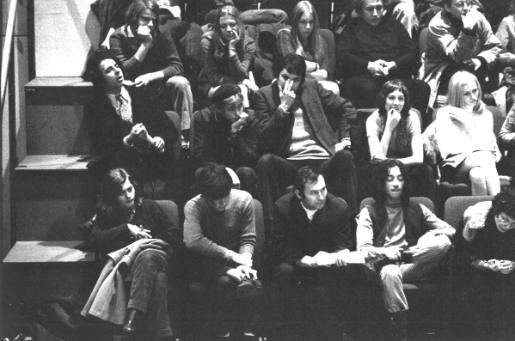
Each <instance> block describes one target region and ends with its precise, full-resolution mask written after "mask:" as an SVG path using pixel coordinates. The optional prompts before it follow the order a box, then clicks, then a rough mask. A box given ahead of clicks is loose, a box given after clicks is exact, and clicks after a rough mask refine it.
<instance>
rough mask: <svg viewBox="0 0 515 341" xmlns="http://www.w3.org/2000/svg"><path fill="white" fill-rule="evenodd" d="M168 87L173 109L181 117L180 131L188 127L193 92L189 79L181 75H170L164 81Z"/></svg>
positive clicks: (191, 113) (191, 112)
mask: <svg viewBox="0 0 515 341" xmlns="http://www.w3.org/2000/svg"><path fill="white" fill-rule="evenodd" d="M166 87H167V88H168V89H170V93H171V99H172V105H173V110H175V111H176V112H177V113H178V114H179V117H180V118H181V128H180V129H181V131H184V130H188V129H190V125H191V115H193V93H192V92H191V85H190V81H189V80H188V79H186V78H185V77H183V76H172V77H170V78H168V80H167V81H166Z"/></svg>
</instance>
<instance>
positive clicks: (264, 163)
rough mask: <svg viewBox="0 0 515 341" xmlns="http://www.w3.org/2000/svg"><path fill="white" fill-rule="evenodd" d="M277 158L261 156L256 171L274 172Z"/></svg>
mask: <svg viewBox="0 0 515 341" xmlns="http://www.w3.org/2000/svg"><path fill="white" fill-rule="evenodd" d="M276 158H277V156H276V155H274V154H265V155H263V156H261V157H260V158H259V160H258V162H257V166H256V169H257V171H258V173H262V172H268V171H269V170H273V167H274V166H273V165H274V161H275V160H276Z"/></svg>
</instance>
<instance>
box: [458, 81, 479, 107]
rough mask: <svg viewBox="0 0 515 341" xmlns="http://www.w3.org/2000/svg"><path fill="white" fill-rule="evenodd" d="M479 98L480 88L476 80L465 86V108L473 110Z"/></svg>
mask: <svg viewBox="0 0 515 341" xmlns="http://www.w3.org/2000/svg"><path fill="white" fill-rule="evenodd" d="M478 98H479V89H478V87H477V85H476V83H475V82H472V83H470V84H465V85H464V86H463V103H462V108H463V109H468V110H473V109H474V107H475V106H476V105H477V101H478Z"/></svg>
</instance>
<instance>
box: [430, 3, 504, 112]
mask: <svg viewBox="0 0 515 341" xmlns="http://www.w3.org/2000/svg"><path fill="white" fill-rule="evenodd" d="M500 51H501V44H500V42H499V39H497V37H496V36H495V35H494V33H493V32H492V28H491V27H490V24H489V23H488V21H487V20H486V18H485V17H484V15H483V14H481V13H480V12H479V11H478V10H477V9H476V8H475V6H474V5H473V1H472V0H444V1H443V10H442V11H441V12H440V13H438V14H436V15H435V16H434V17H433V19H431V21H430V22H429V26H428V35H427V47H426V51H425V54H424V55H423V56H422V68H421V75H420V76H421V77H422V79H423V80H424V81H426V82H427V83H428V84H429V86H430V87H431V98H430V101H429V103H430V105H432V104H433V103H434V102H435V99H436V96H437V94H444V93H446V92H447V84H448V83H449V79H450V78H451V76H452V75H453V74H454V73H455V72H456V71H458V70H463V69H465V70H468V71H470V72H472V73H474V74H475V75H476V76H477V77H478V79H479V80H480V82H481V84H482V86H484V84H485V78H486V77H487V76H488V72H489V68H492V67H493V66H494V63H495V61H496V58H497V55H498V54H499V52H500Z"/></svg>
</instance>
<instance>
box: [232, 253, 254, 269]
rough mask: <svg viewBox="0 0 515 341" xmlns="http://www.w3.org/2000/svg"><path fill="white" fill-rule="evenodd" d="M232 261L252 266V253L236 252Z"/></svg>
mask: <svg viewBox="0 0 515 341" xmlns="http://www.w3.org/2000/svg"><path fill="white" fill-rule="evenodd" d="M232 261H233V262H234V263H236V264H238V265H245V266H248V267H252V255H251V254H250V253H248V252H245V253H237V252H235V253H234V255H233V256H232Z"/></svg>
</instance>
